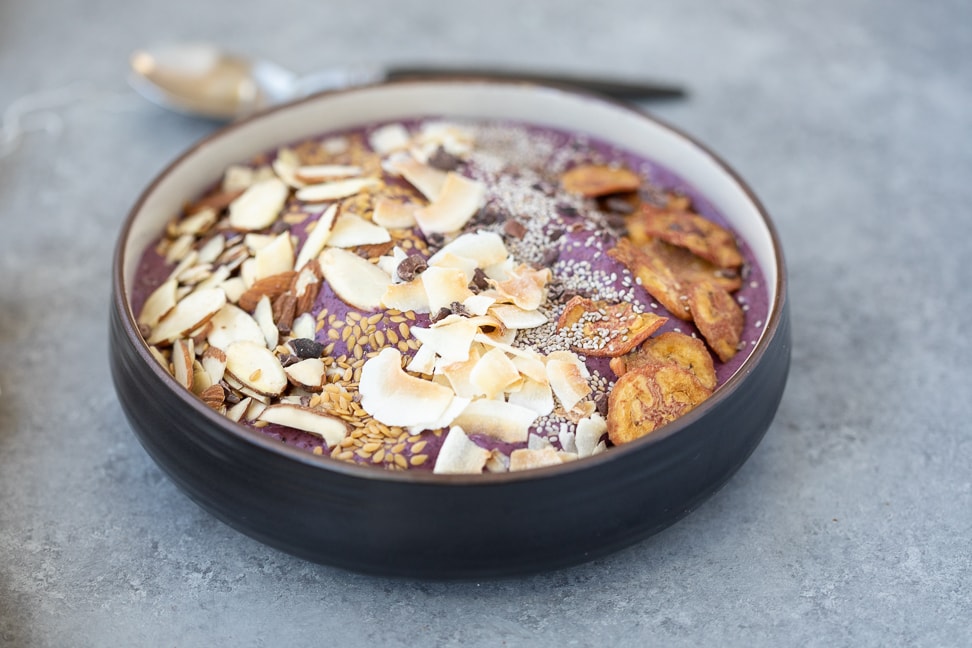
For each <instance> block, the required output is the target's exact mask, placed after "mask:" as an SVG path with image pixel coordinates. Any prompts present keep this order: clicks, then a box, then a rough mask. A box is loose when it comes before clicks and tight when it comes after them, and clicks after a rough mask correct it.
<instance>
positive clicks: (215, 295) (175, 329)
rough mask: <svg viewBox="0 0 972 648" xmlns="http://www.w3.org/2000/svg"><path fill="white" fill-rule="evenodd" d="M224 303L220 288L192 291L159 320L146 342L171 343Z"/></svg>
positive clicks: (210, 316) (193, 329)
mask: <svg viewBox="0 0 972 648" xmlns="http://www.w3.org/2000/svg"><path fill="white" fill-rule="evenodd" d="M225 303H226V293H224V292H223V291H222V290H221V289H220V288H210V289H209V290H200V291H197V292H194V293H192V294H190V295H188V296H187V297H185V298H184V299H182V301H180V302H179V303H178V304H176V305H175V306H174V307H173V308H172V309H171V310H170V311H169V312H168V314H166V316H165V317H163V318H162V319H161V320H160V321H159V325H158V326H156V327H155V328H154V329H153V330H152V333H151V335H149V339H148V340H146V342H147V343H148V344H172V342H173V341H175V340H176V338H180V337H183V336H185V335H187V334H188V333H190V332H192V331H195V330H196V329H198V328H199V327H200V326H202V325H203V324H205V323H206V322H208V321H209V320H210V318H212V317H213V315H215V314H216V313H217V312H219V309H221V308H222V307H223V305H224V304H225Z"/></svg>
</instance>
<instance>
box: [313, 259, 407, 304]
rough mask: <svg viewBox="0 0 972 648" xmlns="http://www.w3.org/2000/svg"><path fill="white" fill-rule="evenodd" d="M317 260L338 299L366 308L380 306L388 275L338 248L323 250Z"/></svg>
mask: <svg viewBox="0 0 972 648" xmlns="http://www.w3.org/2000/svg"><path fill="white" fill-rule="evenodd" d="M318 261H319V263H320V265H321V274H323V275H324V279H325V280H326V281H327V283H328V284H330V286H331V289H332V290H334V294H336V295H337V296H338V297H339V298H341V300H342V301H344V302H345V303H347V304H350V305H351V306H354V307H355V308H360V309H361V310H366V311H374V310H378V309H379V308H381V305H382V297H384V295H385V292H386V291H387V290H388V287H389V286H390V285H391V277H390V276H388V275H387V274H386V273H385V271H383V270H382V269H381V268H379V267H378V266H376V265H374V264H372V263H369V262H368V261H367V260H366V259H362V258H361V257H359V256H358V255H357V254H354V253H352V252H348V251H347V250H342V249H340V248H327V249H325V250H324V251H323V252H322V253H321V256H320V257H319V258H318Z"/></svg>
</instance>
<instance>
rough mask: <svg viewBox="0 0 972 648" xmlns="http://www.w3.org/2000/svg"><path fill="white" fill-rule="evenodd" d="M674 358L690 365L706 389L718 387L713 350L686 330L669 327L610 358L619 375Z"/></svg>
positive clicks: (686, 365) (613, 368) (688, 366)
mask: <svg viewBox="0 0 972 648" xmlns="http://www.w3.org/2000/svg"><path fill="white" fill-rule="evenodd" d="M658 362H674V363H675V364H677V365H678V366H680V367H682V368H683V369H688V370H689V371H691V372H692V373H693V374H695V377H696V378H698V379H699V382H700V383H702V385H703V386H704V387H706V388H707V389H715V387H716V372H715V366H714V365H713V363H712V354H710V353H709V350H708V349H707V348H705V343H704V342H702V340H700V339H698V338H694V337H692V336H691V335H686V334H685V333H678V332H676V331H667V332H665V333H662V334H661V335H659V336H657V337H653V338H650V339H649V340H647V341H646V342H645V343H644V344H642V345H641V347H640V348H638V349H636V350H634V351H632V352H631V353H628V354H626V355H623V356H621V357H618V358H612V359H611V370H612V371H614V373H615V374H616V375H617V376H622V375H624V374H625V372H628V371H634V370H636V369H638V367H642V366H644V365H646V364H652V363H658Z"/></svg>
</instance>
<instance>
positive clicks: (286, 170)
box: [270, 148, 306, 188]
mask: <svg viewBox="0 0 972 648" xmlns="http://www.w3.org/2000/svg"><path fill="white" fill-rule="evenodd" d="M270 166H271V168H272V169H273V172H274V173H276V174H277V177H278V178H280V179H281V180H283V181H284V182H286V183H287V184H288V185H290V186H291V187H295V188H299V187H303V186H304V184H306V183H304V182H303V181H301V180H300V179H299V178H297V169H298V167H300V158H299V157H298V156H297V153H296V152H295V151H294V150H293V149H291V148H282V149H280V150H279V151H277V155H276V157H275V158H274V160H273V163H272V164H271V165H270Z"/></svg>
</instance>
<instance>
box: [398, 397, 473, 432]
mask: <svg viewBox="0 0 972 648" xmlns="http://www.w3.org/2000/svg"><path fill="white" fill-rule="evenodd" d="M470 401H472V399H471V398H462V397H459V396H457V397H455V398H453V399H452V402H451V403H449V406H448V407H447V408H445V411H444V412H442V415H441V416H439V418H438V419H436V420H435V421H432V422H431V423H427V424H425V425H413V426H410V427H409V428H408V431H409V433H410V434H421V433H422V432H423V431H424V430H438V429H441V428H446V427H449V426H450V425H451V424H452V422H453V421H454V420H455V419H456V417H457V416H459V414H460V413H461V412H462V410H464V409H466V406H467V405H469V403H470Z"/></svg>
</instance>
